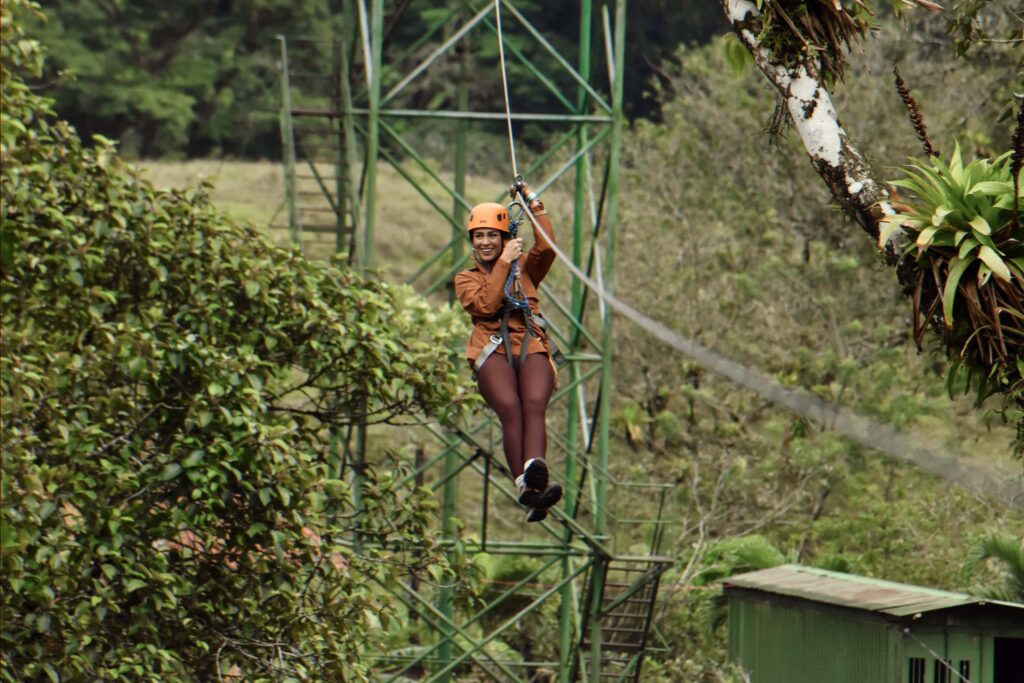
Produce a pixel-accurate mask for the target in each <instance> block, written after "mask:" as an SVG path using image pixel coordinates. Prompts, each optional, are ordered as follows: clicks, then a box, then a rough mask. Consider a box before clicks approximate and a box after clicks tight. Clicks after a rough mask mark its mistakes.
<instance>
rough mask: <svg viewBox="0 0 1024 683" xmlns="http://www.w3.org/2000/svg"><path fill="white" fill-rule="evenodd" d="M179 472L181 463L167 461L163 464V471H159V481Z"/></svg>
mask: <svg viewBox="0 0 1024 683" xmlns="http://www.w3.org/2000/svg"><path fill="white" fill-rule="evenodd" d="M179 474H181V465H179V464H178V463H176V462H169V463H167V464H166V465H164V469H163V471H161V472H160V481H170V480H171V479H174V478H175V477H176V476H178V475H179Z"/></svg>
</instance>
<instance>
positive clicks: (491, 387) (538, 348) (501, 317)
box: [455, 179, 562, 522]
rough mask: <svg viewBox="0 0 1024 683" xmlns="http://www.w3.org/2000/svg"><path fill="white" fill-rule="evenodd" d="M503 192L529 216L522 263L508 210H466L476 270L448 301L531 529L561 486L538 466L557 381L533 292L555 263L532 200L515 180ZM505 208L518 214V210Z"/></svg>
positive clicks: (541, 212) (462, 278) (489, 206)
mask: <svg viewBox="0 0 1024 683" xmlns="http://www.w3.org/2000/svg"><path fill="white" fill-rule="evenodd" d="M509 189H510V191H511V194H512V196H513V199H515V197H516V195H517V194H518V195H519V196H520V197H522V198H523V199H524V200H525V203H526V205H527V206H528V207H529V211H530V213H531V214H532V216H533V219H534V220H531V223H532V224H533V226H534V228H533V237H534V244H533V247H532V248H531V249H530V251H529V252H528V253H527V254H526V257H525V259H523V240H522V238H521V237H519V236H518V234H517V232H516V229H517V227H518V224H519V223H521V222H522V220H515V219H514V218H513V217H511V216H510V215H509V207H506V206H503V205H501V204H497V203H493V202H489V203H484V204H478V205H476V206H474V207H473V209H472V211H471V212H470V215H469V221H468V222H467V224H466V231H467V236H468V237H469V241H470V244H471V246H472V249H473V260H474V261H475V262H476V266H474V267H473V268H470V269H469V270H465V271H463V272H461V273H459V274H458V275H456V276H455V295H456V296H457V297H458V298H459V301H460V302H461V303H462V307H463V308H465V309H466V312H467V313H469V314H470V316H472V319H473V332H472V333H471V335H470V337H469V342H468V343H467V344H466V359H467V360H468V361H469V364H470V365H471V366H472V367H473V376H474V378H475V379H476V380H477V386H478V388H479V389H480V394H481V395H482V396H483V397H484V400H485V401H487V404H488V405H490V406H491V408H493V409H494V412H495V413H497V415H498V419H499V420H500V422H501V430H502V447H503V449H504V452H505V460H506V462H507V463H508V468H509V470H510V471H511V472H512V476H513V478H514V479H515V482H516V488H517V491H518V500H519V503H520V504H521V505H523V506H524V507H526V508H527V517H526V519H527V521H528V522H539V521H541V520H543V519H544V518H545V517H547V514H548V513H547V511H548V508H550V507H551V506H553V505H554V504H555V503H557V502H558V501H559V500H560V499H561V497H562V487H561V486H559V485H558V484H557V483H555V482H551V481H549V475H548V466H547V461H546V455H547V426H546V424H545V415H546V412H547V407H548V401H549V400H550V399H551V393H552V392H553V391H554V388H555V382H556V379H557V372H556V370H555V365H554V361H553V360H552V359H553V358H554V357H555V356H556V355H557V353H558V350H557V348H555V347H554V346H553V344H552V343H551V342H550V340H549V339H548V335H547V332H546V329H545V327H546V325H545V323H544V319H543V318H542V317H541V315H540V305H539V299H538V296H537V286H538V285H540V283H541V281H542V280H543V279H544V277H545V276H546V275H547V274H548V271H549V270H550V269H551V264H553V263H554V261H555V252H554V249H553V248H552V247H553V244H552V242H553V240H554V239H555V237H554V230H553V229H552V227H551V221H550V220H549V219H548V216H547V211H546V210H545V209H544V204H543V202H541V201H540V197H539V196H538V195H536V194H533V193H531V192H530V188H529V187H528V186H527V185H526V183H524V182H522V181H521V180H519V179H517V182H516V184H515V185H513V186H512V187H511V188H509ZM510 206H515V207H519V208H520V211H521V205H518V204H512V205H510ZM521 213H524V214H525V212H521ZM520 218H522V216H520ZM538 227H541V228H542V230H538ZM549 237H550V239H551V240H552V242H549V241H548V239H549Z"/></svg>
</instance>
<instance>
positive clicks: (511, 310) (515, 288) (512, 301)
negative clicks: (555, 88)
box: [473, 177, 565, 381]
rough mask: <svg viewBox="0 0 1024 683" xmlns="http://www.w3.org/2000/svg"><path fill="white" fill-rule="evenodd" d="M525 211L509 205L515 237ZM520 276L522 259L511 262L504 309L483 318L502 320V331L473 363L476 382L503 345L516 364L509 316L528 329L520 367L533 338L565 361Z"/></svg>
mask: <svg viewBox="0 0 1024 683" xmlns="http://www.w3.org/2000/svg"><path fill="white" fill-rule="evenodd" d="M519 182H522V177H517V183H519ZM525 213H528V210H527V211H526V212H524V211H523V208H522V206H521V205H520V204H517V203H516V202H514V201H513V202H511V203H510V204H509V205H508V222H509V226H508V227H509V233H510V234H511V237H512V239H515V238H516V236H517V235H518V234H519V226H520V225H521V224H522V223H523V220H524V214H525ZM520 277H521V275H520V268H519V260H518V259H517V260H516V261H514V262H513V263H512V268H511V269H510V270H509V274H508V277H507V278H506V279H505V290H504V292H505V296H504V303H503V304H502V307H501V310H499V311H498V313H497V315H495V316H493V317H491V318H485V319H484V322H496V321H498V320H500V321H501V332H500V334H493V335H491V338H490V340H489V341H488V342H487V344H486V345H485V346H484V348H483V349H482V350H481V351H480V354H479V355H478V356H477V357H476V362H474V363H473V380H474V381H476V378H477V375H478V374H480V368H482V367H483V366H484V363H486V362H487V359H488V358H490V357H491V355H492V354H493V353H494V352H495V351H497V350H498V347H500V346H502V345H504V347H505V359H506V360H507V361H508V364H509V365H512V366H514V365H515V361H514V356H513V354H512V335H511V334H510V332H509V328H508V321H509V318H511V317H512V316H513V315H517V314H518V315H522V316H523V323H524V327H525V331H524V332H523V341H522V343H521V344H520V347H519V367H522V365H523V363H525V362H526V356H527V354H528V352H529V347H530V338H531V337H535V338H537V339H547V342H548V350H549V356H550V357H551V360H553V361H554V362H555V364H556V365H562V364H563V363H564V362H565V356H564V355H563V354H562V352H561V350H559V348H558V345H557V344H555V341H554V340H553V339H552V338H551V335H549V334H548V333H547V328H548V323H547V321H546V320H545V319H544V317H543V316H542V315H541V314H540V313H539V312H536V313H535V312H534V311H533V310H532V309H531V308H530V301H529V299H527V297H526V293H525V292H523V286H522V281H521V279H520Z"/></svg>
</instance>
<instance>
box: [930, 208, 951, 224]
mask: <svg viewBox="0 0 1024 683" xmlns="http://www.w3.org/2000/svg"><path fill="white" fill-rule="evenodd" d="M951 213H953V207H950V206H940V207H938V208H936V209H935V212H934V213H933V214H932V225H934V226H936V227H938V226H940V225H942V221H944V220H946V216H948V215H949V214H951Z"/></svg>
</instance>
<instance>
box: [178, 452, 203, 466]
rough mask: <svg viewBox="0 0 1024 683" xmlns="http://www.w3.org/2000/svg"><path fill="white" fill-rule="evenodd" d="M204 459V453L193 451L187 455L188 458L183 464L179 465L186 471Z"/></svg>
mask: <svg viewBox="0 0 1024 683" xmlns="http://www.w3.org/2000/svg"><path fill="white" fill-rule="evenodd" d="M205 457H206V451H204V450H195V451H192V452H191V453H189V454H188V457H187V458H185V462H183V463H181V465H182V467H184V468H185V469H188V468H190V467H195V466H196V465H198V464H199V463H201V462H202V461H203V459H204V458H205Z"/></svg>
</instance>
